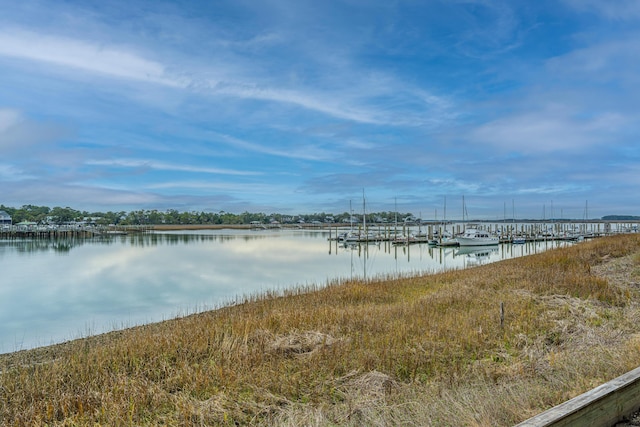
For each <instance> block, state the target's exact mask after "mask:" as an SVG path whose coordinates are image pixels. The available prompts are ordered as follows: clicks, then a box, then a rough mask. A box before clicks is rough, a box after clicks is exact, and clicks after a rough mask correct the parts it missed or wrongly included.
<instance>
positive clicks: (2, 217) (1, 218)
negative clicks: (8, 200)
mask: <svg viewBox="0 0 640 427" xmlns="http://www.w3.org/2000/svg"><path fill="white" fill-rule="evenodd" d="M11 224H12V220H11V215H9V214H8V213H6V212H5V211H0V225H11Z"/></svg>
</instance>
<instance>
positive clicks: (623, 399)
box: [516, 368, 640, 427]
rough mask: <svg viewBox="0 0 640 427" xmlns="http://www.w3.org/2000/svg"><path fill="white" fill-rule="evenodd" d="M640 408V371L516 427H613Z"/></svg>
mask: <svg viewBox="0 0 640 427" xmlns="http://www.w3.org/2000/svg"><path fill="white" fill-rule="evenodd" d="M638 408H640V368H636V369H634V370H633V371H630V372H627V373H626V374H623V375H621V376H619V377H618V378H615V379H613V380H611V381H609V382H607V383H605V384H602V385H600V386H598V387H596V388H594V389H593V390H590V391H588V392H586V393H583V394H581V395H580V396H577V397H575V398H573V399H571V400H569V401H567V402H564V403H562V404H560V405H558V406H555V407H553V408H551V409H549V410H547V411H545V412H543V413H541V414H539V415H536V416H535V417H532V418H529V419H528V420H526V421H523V422H521V423H520V424H518V425H517V426H516V427H583V426H589V427H613V426H614V425H616V423H618V422H620V421H623V420H625V419H629V417H630V416H631V415H633V414H634V413H635V412H636V411H638Z"/></svg>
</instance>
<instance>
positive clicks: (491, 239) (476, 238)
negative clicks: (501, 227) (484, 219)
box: [456, 228, 500, 246]
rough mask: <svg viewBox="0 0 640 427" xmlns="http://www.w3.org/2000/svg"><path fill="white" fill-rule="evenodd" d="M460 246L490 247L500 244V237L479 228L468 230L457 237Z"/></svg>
mask: <svg viewBox="0 0 640 427" xmlns="http://www.w3.org/2000/svg"><path fill="white" fill-rule="evenodd" d="M456 241H457V242H458V244H459V245H460V246H489V245H497V244H499V243H500V239H499V238H498V236H495V235H492V234H489V233H488V232H486V231H483V230H479V229H477V228H467V229H466V230H465V231H464V233H463V234H461V235H459V236H456Z"/></svg>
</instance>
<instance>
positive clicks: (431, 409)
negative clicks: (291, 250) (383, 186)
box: [0, 235, 640, 426]
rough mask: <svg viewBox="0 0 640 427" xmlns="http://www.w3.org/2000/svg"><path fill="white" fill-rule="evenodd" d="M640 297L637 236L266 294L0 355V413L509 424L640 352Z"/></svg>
mask: <svg viewBox="0 0 640 427" xmlns="http://www.w3.org/2000/svg"><path fill="white" fill-rule="evenodd" d="M639 302H640V236H638V235H625V236H616V237H609V238H602V239H598V240H595V241H591V242H586V243H581V244H579V245H575V246H572V247H569V248H565V249H555V250H550V251H547V252H544V253H542V254H537V255H532V256H528V257H524V258H518V259H512V260H506V261H502V262H499V263H495V264H490V265H485V266H482V267H476V268H473V269H469V270H463V271H453V272H445V273H440V274H434V275H429V276H424V277H416V278H405V279H390V280H380V281H377V282H373V283H362V282H348V283H336V284H333V285H330V286H328V287H326V288H322V289H305V290H299V291H291V292H288V293H287V294H286V295H264V296H260V297H256V298H253V299H252V300H251V301H246V302H245V303H243V304H238V305H235V306H232V307H227V308H223V309H220V310H217V311H212V312H208V313H204V314H198V315H193V316H189V317H186V318H182V319H177V320H172V321H167V322H163V323H158V324H152V325H147V326H144V327H139V328H132V329H129V330H125V331H120V332H117V333H112V334H106V335H102V336H97V337H92V338H89V339H83V340H78V341H74V342H70V343H66V344H64V345H58V346H54V347H50V348H42V349H36V350H33V351H25V352H19V353H14V354H10V355H5V356H0V370H1V371H2V374H0V422H1V423H2V424H5V425H29V426H31V425H45V424H48V425H96V424H98V425H237V424H240V425H283V426H299V425H318V426H333V425H341V426H342V425H346V426H351V425H353V426H356V425H404V426H406V425H416V426H418V425H420V426H423V425H438V426H441V425H452V426H460V425H472V426H508V425H513V424H514V423H517V422H519V421H522V420H523V419H526V418H528V417H530V416H532V415H534V414H535V413H537V412H540V411H541V410H543V409H546V408H547V407H549V406H552V405H555V404H557V403H560V402H562V401H564V400H566V399H568V398H570V397H573V396H575V395H577V394H580V393H581V392H584V391H586V390H588V389H590V388H593V387H595V386H596V385H598V384H600V383H602V382H605V381H607V380H609V379H611V378H613V377H616V376H618V375H620V374H622V373H623V372H626V371H628V370H630V369H632V368H635V367H637V366H638V365H640V322H639V320H640V309H639V308H640V304H639ZM500 303H503V304H504V309H505V311H504V321H503V322H501V319H500Z"/></svg>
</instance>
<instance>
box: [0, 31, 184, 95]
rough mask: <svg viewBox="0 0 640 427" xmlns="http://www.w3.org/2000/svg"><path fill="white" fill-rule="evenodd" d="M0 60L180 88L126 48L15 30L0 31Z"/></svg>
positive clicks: (155, 65)
mask: <svg viewBox="0 0 640 427" xmlns="http://www.w3.org/2000/svg"><path fill="white" fill-rule="evenodd" d="M0 56H7V57H13V58H20V59H25V60H31V61H37V62H42V63H48V64H54V65H59V66H64V67H71V68H75V69H78V70H83V71H88V72H91V73H99V74H103V75H106V76H111V77H116V78H125V79H132V80H137V81H146V82H150V83H157V84H162V85H167V86H175V87H181V86H183V83H182V82H179V81H178V80H176V79H173V78H169V77H168V76H167V73H166V70H165V66H163V65H162V64H160V63H158V62H156V61H152V60H148V59H145V58H143V57H142V56H140V55H138V54H136V53H134V52H132V51H130V50H127V49H126V48H118V47H113V46H109V45H105V44H102V43H96V42H93V43H92V42H88V41H85V40H77V39H71V38H67V37H61V36H54V35H48V34H39V33H35V32H31V31H25V30H20V29H15V28H12V29H5V30H4V31H0Z"/></svg>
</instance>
